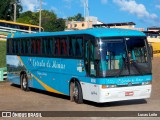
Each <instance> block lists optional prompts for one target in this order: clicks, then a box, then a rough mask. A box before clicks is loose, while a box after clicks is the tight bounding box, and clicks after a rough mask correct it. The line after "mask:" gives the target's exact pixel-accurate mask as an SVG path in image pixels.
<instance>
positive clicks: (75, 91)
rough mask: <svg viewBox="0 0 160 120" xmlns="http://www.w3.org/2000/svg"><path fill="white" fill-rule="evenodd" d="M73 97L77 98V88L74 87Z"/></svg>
mask: <svg viewBox="0 0 160 120" xmlns="http://www.w3.org/2000/svg"><path fill="white" fill-rule="evenodd" d="M74 96H75V98H78V87H77V86H75V87H74Z"/></svg>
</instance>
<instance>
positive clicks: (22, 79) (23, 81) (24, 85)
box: [21, 74, 28, 91]
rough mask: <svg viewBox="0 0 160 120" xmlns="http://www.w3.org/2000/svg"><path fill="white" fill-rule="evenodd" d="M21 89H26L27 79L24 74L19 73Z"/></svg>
mask: <svg viewBox="0 0 160 120" xmlns="http://www.w3.org/2000/svg"><path fill="white" fill-rule="evenodd" d="M21 89H22V90H24V91H28V79H27V75H26V74H23V75H21Z"/></svg>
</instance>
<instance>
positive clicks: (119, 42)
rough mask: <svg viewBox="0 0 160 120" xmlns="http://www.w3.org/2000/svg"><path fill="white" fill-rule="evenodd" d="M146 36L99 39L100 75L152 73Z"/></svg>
mask: <svg viewBox="0 0 160 120" xmlns="http://www.w3.org/2000/svg"><path fill="white" fill-rule="evenodd" d="M147 47H148V46H147V42H146V38H144V37H130V38H129V37H127V38H114V39H109V38H101V39H99V51H100V62H99V70H98V75H99V76H101V77H107V76H117V77H118V76H126V75H144V74H150V73H151V61H150V58H149V55H148V49H147Z"/></svg>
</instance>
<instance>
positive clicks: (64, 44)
mask: <svg viewBox="0 0 160 120" xmlns="http://www.w3.org/2000/svg"><path fill="white" fill-rule="evenodd" d="M67 50H68V48H67V41H66V38H62V40H61V55H62V56H67V53H68V52H67Z"/></svg>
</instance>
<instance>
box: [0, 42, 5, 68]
mask: <svg viewBox="0 0 160 120" xmlns="http://www.w3.org/2000/svg"><path fill="white" fill-rule="evenodd" d="M2 67H6V42H4V41H0V68H2Z"/></svg>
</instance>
